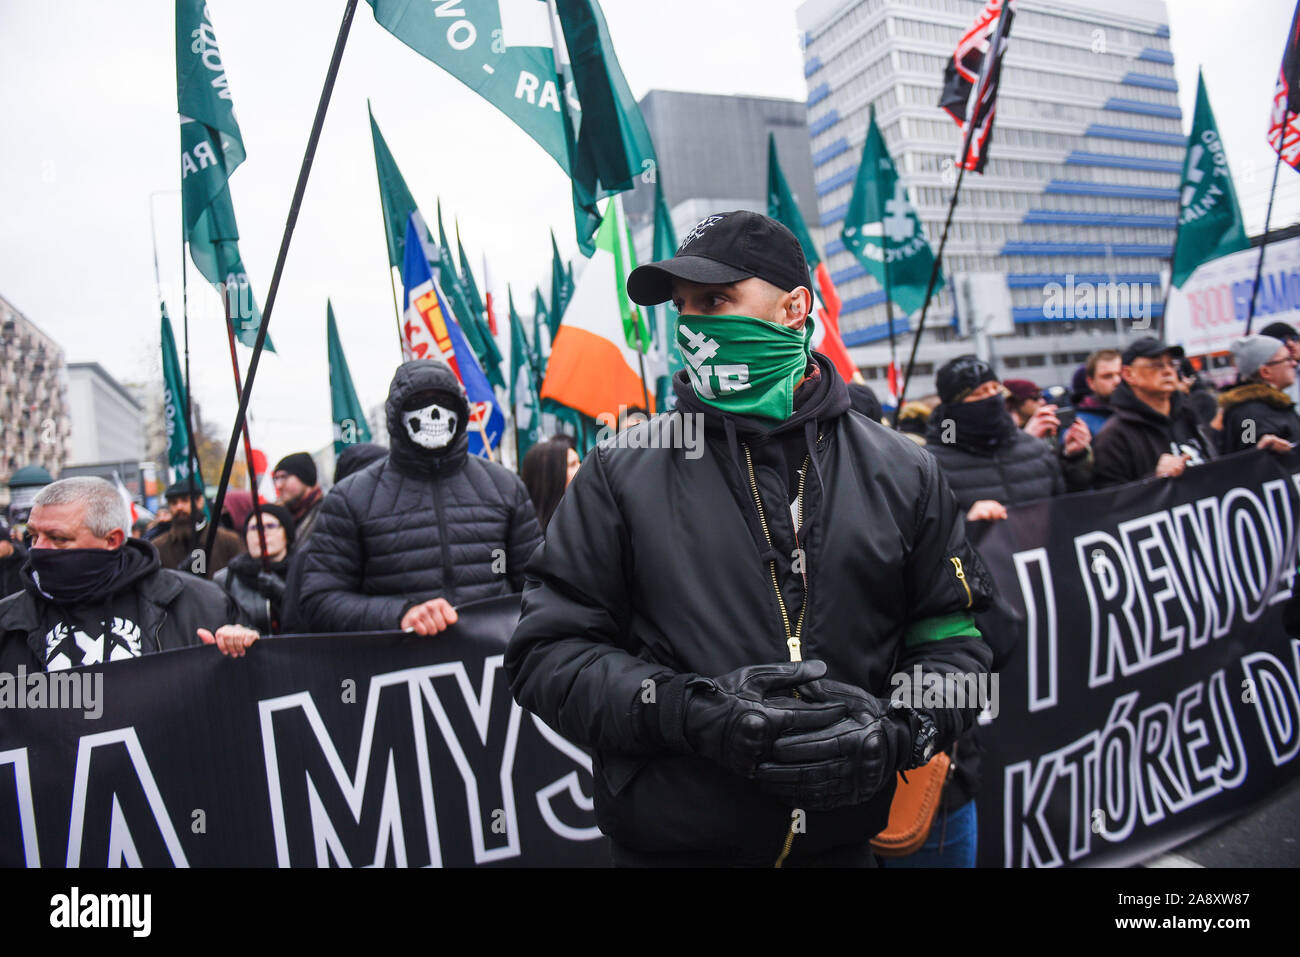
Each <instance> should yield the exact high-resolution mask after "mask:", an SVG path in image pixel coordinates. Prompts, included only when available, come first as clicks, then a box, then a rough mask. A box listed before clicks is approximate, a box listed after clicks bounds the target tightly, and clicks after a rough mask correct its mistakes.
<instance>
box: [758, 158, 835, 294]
mask: <svg viewBox="0 0 1300 957" xmlns="http://www.w3.org/2000/svg"><path fill="white" fill-rule="evenodd" d="M767 215H769V216H771V217H772V218H773V219H775V220H776V221H777V222H778V223H780V224H781V225H782V226H784V227H785V228H786V229H788V230H790V232H792V233H794V238H795V239H797V240H799V245H800V246H802V247H803V256H804V259H806V260H808V271H809V272H815V271H816V269H817V267H818V266H819V265H820V264H821V261H822V258H821V256H819V255H817V247H816V246H814V245H813V240H812V236H811V235H810V234H809V233H808V226H807V225H806V224H805V223H804V221H803V213H802V212H800V211H799V204H798V203H796V202H795V199H794V193H792V192H790V184H789V183H787V182H786V180H785V173H784V172H782V170H781V160H780V159H779V158H778V157H777V154H776V136H775V135H774V134H772V133H768V134H767Z"/></svg>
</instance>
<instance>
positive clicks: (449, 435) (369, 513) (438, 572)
mask: <svg viewBox="0 0 1300 957" xmlns="http://www.w3.org/2000/svg"><path fill="white" fill-rule="evenodd" d="M387 413H388V434H389V442H390V449H389V454H388V456H387V457H386V458H383V459H380V460H379V461H376V462H374V463H372V464H370V465H369V466H367V467H366V468H364V469H362V470H360V471H359V472H356V473H354V474H352V475H349V476H348V477H347V478H346V479H344V480H343V481H341V482H340V483H339V484H338V485H336V486H334V488H333V489H332V490H331V492H330V494H329V495H327V496H326V497H325V502H324V504H323V505H322V506H321V508H320V517H319V519H318V520H317V523H316V529H315V531H314V532H313V533H312V540H311V542H310V543H309V544H308V548H307V551H306V552H305V553H304V554H303V559H302V561H303V567H304V571H303V582H302V593H301V595H300V596H299V604H300V608H301V615H302V619H303V620H302V621H301V622H300V623H299V624H300V626H301V627H302V628H303V629H304V630H308V631H389V630H396V629H398V628H401V629H403V630H405V631H413V632H415V633H417V634H421V635H431V634H436V633H437V632H440V631H443V630H444V629H445V628H447V627H448V626H449V625H452V624H454V623H455V622H456V606H457V605H458V604H461V603H463V602H467V601H475V600H478V599H481V598H491V597H494V596H497V595H507V594H510V593H512V592H519V591H522V590H523V584H524V563H525V562H526V561H527V560H528V557H529V556H530V555H531V554H532V552H533V549H534V548H536V547H537V545H538V543H540V542H541V540H542V533H541V529H540V528H539V527H538V524H537V517H536V515H535V514H534V512H533V505H532V502H531V500H530V499H529V497H528V491H527V489H525V488H524V483H523V482H522V481H520V479H519V477H518V476H517V475H515V474H514V473H513V472H511V471H509V470H508V469H505V468H503V467H502V466H500V465H497V464H495V463H493V462H489V461H487V460H486V459H482V458H479V457H477V456H471V455H470V454H469V441H468V437H467V431H468V429H469V426H470V421H469V402H468V400H467V399H466V397H465V390H464V388H463V387H462V386H461V384H460V380H459V379H457V378H456V374H455V373H454V372H453V371H452V370H451V367H450V366H448V365H447V364H446V363H444V362H441V361H435V360H432V359H418V360H414V361H412V362H406V363H404V364H402V365H401V366H399V367H398V369H397V373H396V374H395V375H394V376H393V382H392V385H391V386H390V387H389V391H388V405H387Z"/></svg>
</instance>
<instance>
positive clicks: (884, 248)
mask: <svg viewBox="0 0 1300 957" xmlns="http://www.w3.org/2000/svg"><path fill="white" fill-rule="evenodd" d="M881 138H882V139H883V138H884V137H883V135H882V137H881ZM880 212H881V219H880V251H881V252H882V253H883V254H884V258H885V262H884V267H885V269H884V273H885V317H886V319H887V321H888V322H889V369H888V370H887V371H886V373H885V388H887V389H889V390H890V392H893V388H892V387H891V386H892V383H890V381H889V379H890V373H892V374H893V377H894V378H895V379H897V376H898V371H897V366H896V360H895V357H896V351H895V345H894V294H893V289H892V288H890V287H891V286H892V283H890V281H889V234H888V233H886V232H885V219H884V212H885V209H884V206H883V205H882V206H881V209H880ZM917 219H918V220H919V219H920V217H919V216H918V217H917ZM900 398H901V397H900V396H897V395H896V396H894V418H898V410H899V408H900V407H901V402H900Z"/></svg>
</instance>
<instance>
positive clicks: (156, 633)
mask: <svg viewBox="0 0 1300 957" xmlns="http://www.w3.org/2000/svg"><path fill="white" fill-rule="evenodd" d="M166 620H167V609H166V608H164V609H162V615H161V616H160V617H159V619H158V624H157V626H155V628H154V630H153V643H154V644H155V645H157V646H158V650H159V651H162V650H163V646H162V626H163V622H165V621H166Z"/></svg>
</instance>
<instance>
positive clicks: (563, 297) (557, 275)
mask: <svg viewBox="0 0 1300 957" xmlns="http://www.w3.org/2000/svg"><path fill="white" fill-rule="evenodd" d="M592 249H593V250H594V249H595V246H593V247H592ZM587 255H591V253H588V254H587ZM572 298H573V281H572V279H571V278H570V276H569V273H568V271H567V270H566V269H565V268H564V261H563V260H562V259H560V247H559V246H558V245H556V242H555V230H553V229H552V230H551V309H550V312H549V313H548V316H547V318H548V319H549V321H550V324H551V338H552V339H554V338H555V334H556V333H557V332H559V331H560V320H561V319H563V318H564V310H565V309H567V308H569V300H570V299H572Z"/></svg>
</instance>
